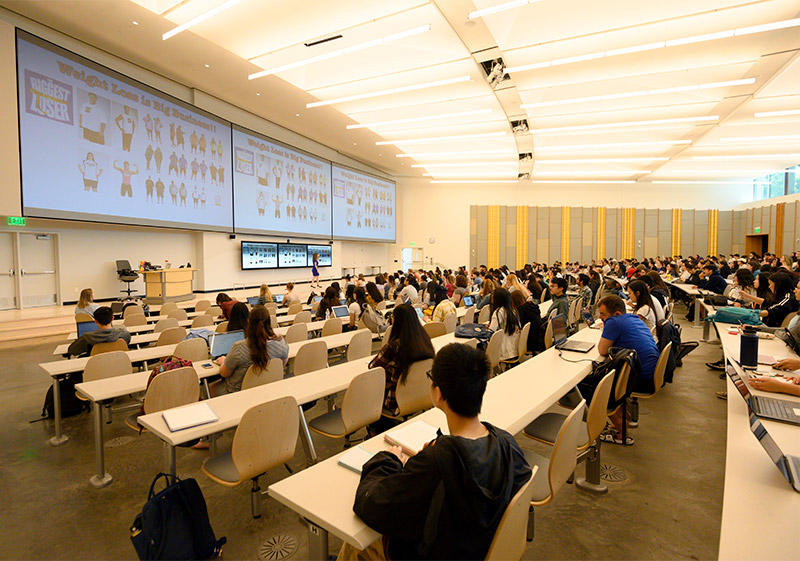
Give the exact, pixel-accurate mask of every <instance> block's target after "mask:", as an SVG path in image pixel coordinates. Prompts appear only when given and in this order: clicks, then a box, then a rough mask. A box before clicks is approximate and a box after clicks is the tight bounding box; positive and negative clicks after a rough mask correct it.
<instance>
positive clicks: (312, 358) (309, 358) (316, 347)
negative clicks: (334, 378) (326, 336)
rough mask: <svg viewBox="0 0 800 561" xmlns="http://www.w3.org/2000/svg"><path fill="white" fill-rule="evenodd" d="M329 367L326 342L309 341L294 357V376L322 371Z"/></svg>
mask: <svg viewBox="0 0 800 561" xmlns="http://www.w3.org/2000/svg"><path fill="white" fill-rule="evenodd" d="M327 367H328V346H327V345H326V344H325V341H319V340H317V341H309V342H308V343H306V344H305V345H303V346H302V347H300V350H298V351H297V356H295V357H294V370H293V372H294V375H295V376H300V375H301V374H306V373H307V372H313V371H315V370H322V369H323V368H327Z"/></svg>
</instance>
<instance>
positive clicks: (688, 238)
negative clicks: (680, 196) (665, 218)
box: [681, 208, 694, 257]
mask: <svg viewBox="0 0 800 561" xmlns="http://www.w3.org/2000/svg"><path fill="white" fill-rule="evenodd" d="M693 254H694V209H687V208H684V209H682V210H681V255H683V256H684V257H686V256H687V255H693Z"/></svg>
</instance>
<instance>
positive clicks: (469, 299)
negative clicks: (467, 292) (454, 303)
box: [464, 296, 475, 308]
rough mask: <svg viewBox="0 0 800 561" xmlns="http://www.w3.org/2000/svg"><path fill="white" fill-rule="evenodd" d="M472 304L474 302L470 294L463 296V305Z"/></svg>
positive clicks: (468, 305)
mask: <svg viewBox="0 0 800 561" xmlns="http://www.w3.org/2000/svg"><path fill="white" fill-rule="evenodd" d="M473 304H475V302H473V301H472V296H464V306H465V307H467V308H469V307H470V306H472V305H473Z"/></svg>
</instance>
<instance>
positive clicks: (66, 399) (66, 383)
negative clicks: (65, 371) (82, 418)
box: [42, 378, 91, 419]
mask: <svg viewBox="0 0 800 561" xmlns="http://www.w3.org/2000/svg"><path fill="white" fill-rule="evenodd" d="M79 382H80V380H77V381H76V380H74V379H72V378H66V379H64V380H61V382H59V384H58V393H59V395H60V396H61V417H62V418H63V417H72V416H73V415H78V414H80V413H83V412H84V411H91V405H90V404H89V402H88V401H82V400H80V399H78V396H77V395H75V384H76V383H79ZM55 416H56V415H55V403H54V400H53V386H52V385H51V386H50V387H49V388H48V389H47V394H45V396H44V405H43V406H42V417H47V418H48V419H54V418H55Z"/></svg>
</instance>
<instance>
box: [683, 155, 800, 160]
mask: <svg viewBox="0 0 800 561" xmlns="http://www.w3.org/2000/svg"><path fill="white" fill-rule="evenodd" d="M785 158H792V159H800V154H740V155H728V156H692V159H693V160H783V159H785Z"/></svg>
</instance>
